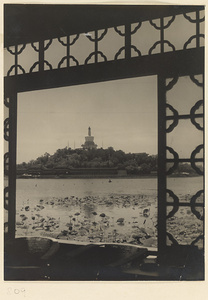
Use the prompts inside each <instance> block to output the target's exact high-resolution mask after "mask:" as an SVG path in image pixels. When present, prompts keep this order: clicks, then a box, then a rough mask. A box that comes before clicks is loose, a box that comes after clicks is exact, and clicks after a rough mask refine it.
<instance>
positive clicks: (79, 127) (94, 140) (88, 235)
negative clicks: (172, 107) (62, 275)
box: [16, 76, 157, 248]
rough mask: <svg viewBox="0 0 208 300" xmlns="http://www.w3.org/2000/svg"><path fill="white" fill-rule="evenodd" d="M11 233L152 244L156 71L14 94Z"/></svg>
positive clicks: (154, 231) (154, 226)
mask: <svg viewBox="0 0 208 300" xmlns="http://www.w3.org/2000/svg"><path fill="white" fill-rule="evenodd" d="M17 130H18V140H17V210H16V221H17V222H16V236H47V237H54V238H58V239H64V240H70V241H73V240H74V241H79V242H87V243H88V242H117V243H131V244H135V245H143V246H145V247H154V248H155V247H157V77H156V76H150V77H142V78H131V79H123V80H115V81H109V82H101V83H94V84H87V85H79V86H72V87H67V88H59V89H52V90H43V91H37V92H32V93H31V92H30V93H29V92H28V93H21V94H19V95H18V127H17Z"/></svg>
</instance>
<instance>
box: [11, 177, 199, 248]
mask: <svg viewBox="0 0 208 300" xmlns="http://www.w3.org/2000/svg"><path fill="white" fill-rule="evenodd" d="M167 188H169V189H171V190H173V192H174V193H175V194H176V195H177V196H178V197H179V198H180V200H181V201H187V200H189V199H190V197H191V196H193V195H194V194H195V193H196V192H197V191H198V190H200V189H202V178H201V177H192V178H168V183H167ZM177 214H178V215H177ZM177 214H176V217H174V218H175V219H174V218H172V219H171V222H170V223H171V224H170V230H171V228H172V230H173V231H176V229H175V228H176V227H178V226H177V222H179V221H180V222H182V220H184V221H185V220H186V221H187V222H188V224H189V225H190V222H191V221H192V220H193V214H191V215H192V216H191V215H190V213H188V211H187V208H184V207H183V208H182V209H180V210H179V212H178V213H177ZM184 214H185V215H186V217H184ZM194 218H195V217H194ZM16 221H17V227H16V230H17V231H16V235H17V236H24V235H32V236H49V237H54V238H60V239H68V240H75V241H82V242H128V243H129V242H130V243H135V244H141V245H144V246H147V247H148V246H149V247H150V246H151V247H156V246H157V229H156V228H157V227H156V225H157V179H156V178H128V179H122V178H114V179H112V182H109V180H108V179H17V220H16ZM192 223H193V222H192ZM184 224H185V223H184ZM184 224H182V223H180V225H181V227H180V228H183V227H184V226H185V225H184ZM194 224H195V225H196V226H197V231H196V232H195V235H193V234H192V235H193V236H192V237H191V238H195V236H197V234H198V232H200V231H202V222H201V221H199V220H198V219H197V218H196V221H195V223H194ZM175 225H176V226H175ZM189 227H190V226H189ZM181 230H182V229H181ZM186 231H187V230H186ZM186 231H184V232H186ZM192 231H193V230H192ZM174 233H175V234H176V235H177V236H178V240H179V242H180V239H181V238H182V236H181V235H180V234H179V232H178V230H177V232H174ZM189 235H190V234H189ZM185 238H186V239H185V240H187V238H188V237H186V236H185ZM189 238H190V237H189Z"/></svg>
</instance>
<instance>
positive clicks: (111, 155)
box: [17, 147, 157, 174]
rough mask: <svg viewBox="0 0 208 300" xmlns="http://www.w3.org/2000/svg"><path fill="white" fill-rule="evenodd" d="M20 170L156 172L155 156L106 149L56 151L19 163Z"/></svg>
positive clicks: (110, 148)
mask: <svg viewBox="0 0 208 300" xmlns="http://www.w3.org/2000/svg"><path fill="white" fill-rule="evenodd" d="M17 168H18V169H19V170H20V169H29V168H40V169H54V168H118V169H121V170H122V169H123V170H124V169H125V170H126V171H127V173H128V174H149V173H150V172H151V171H156V170H157V156H156V155H149V154H147V153H125V152H123V151H122V150H117V151H116V150H114V149H113V148H112V147H109V148H108V149H103V148H100V149H92V150H83V149H71V148H67V147H66V148H64V149H58V150H57V151H56V152H55V153H54V154H53V155H50V154H49V153H45V154H44V155H42V156H40V157H38V158H37V159H36V160H31V161H30V162H28V163H25V162H23V163H21V164H19V165H18V166H17Z"/></svg>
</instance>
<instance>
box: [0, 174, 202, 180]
mask: <svg viewBox="0 0 208 300" xmlns="http://www.w3.org/2000/svg"><path fill="white" fill-rule="evenodd" d="M167 177H168V178H193V177H199V176H198V175H189V176H184V175H171V176H167ZM7 178H8V177H7V176H5V179H7ZM150 178H158V176H157V175H127V176H117V175H109V176H106V175H103V176H102V175H100V176H97V175H96V176H92V175H71V176H67V175H60V176H56V175H45V176H44V175H41V176H28V177H27V176H16V179H150Z"/></svg>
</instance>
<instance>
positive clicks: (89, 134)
mask: <svg viewBox="0 0 208 300" xmlns="http://www.w3.org/2000/svg"><path fill="white" fill-rule="evenodd" d="M88 136H91V128H90V127H89V128H88Z"/></svg>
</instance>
